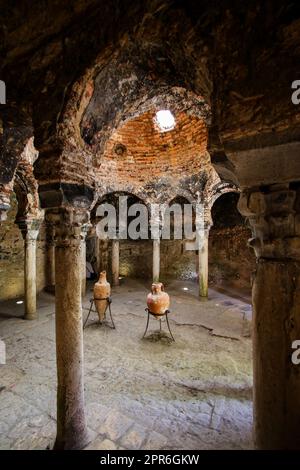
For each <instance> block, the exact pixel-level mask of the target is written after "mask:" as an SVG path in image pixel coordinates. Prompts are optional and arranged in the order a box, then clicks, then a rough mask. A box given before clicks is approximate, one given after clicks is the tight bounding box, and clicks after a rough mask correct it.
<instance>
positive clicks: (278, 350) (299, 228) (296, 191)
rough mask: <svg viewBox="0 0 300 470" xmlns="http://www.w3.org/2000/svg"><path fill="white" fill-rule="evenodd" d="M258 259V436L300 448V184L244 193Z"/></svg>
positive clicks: (263, 443)
mask: <svg viewBox="0 0 300 470" xmlns="http://www.w3.org/2000/svg"><path fill="white" fill-rule="evenodd" d="M239 210H240V212H241V213H242V214H243V215H244V216H246V217H248V219H249V222H250V225H251V228H252V232H253V238H252V239H251V240H250V241H249V243H250V245H251V246H252V247H253V248H254V250H255V254H256V257H257V269H256V273H255V277H254V283H253V291H252V299H253V368H254V371H253V373H254V393H253V400H254V435H255V444H256V446H257V447H258V448H259V449H299V448H300V427H299V423H300V365H296V364H293V362H292V354H293V351H294V350H293V347H292V344H293V341H294V340H299V339H300V187H299V184H297V185H296V184H295V185H293V184H291V185H272V186H269V187H267V188H264V191H257V190H256V191H251V190H249V191H244V193H242V194H241V197H240V201H239Z"/></svg>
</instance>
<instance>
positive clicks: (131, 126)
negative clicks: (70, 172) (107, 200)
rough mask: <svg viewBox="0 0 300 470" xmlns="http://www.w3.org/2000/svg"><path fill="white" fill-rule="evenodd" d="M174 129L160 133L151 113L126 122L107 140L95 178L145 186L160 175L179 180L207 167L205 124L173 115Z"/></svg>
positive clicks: (189, 117) (199, 120)
mask: <svg viewBox="0 0 300 470" xmlns="http://www.w3.org/2000/svg"><path fill="white" fill-rule="evenodd" d="M174 117H175V121H176V125H175V127H174V129H172V130H169V131H167V132H162V131H161V130H160V129H159V127H158V125H157V123H156V122H155V111H153V110H152V111H149V112H147V113H144V114H142V115H140V116H139V117H137V118H135V119H132V120H130V121H127V122H126V123H125V124H124V125H123V126H121V127H120V128H119V129H117V130H116V131H115V132H114V133H113V134H112V136H111V138H110V139H109V140H108V142H107V144H106V146H105V149H104V155H103V157H102V158H101V165H100V167H99V170H98V176H99V178H102V177H103V178H104V177H106V178H107V177H109V178H110V179H117V180H119V181H122V180H123V181H124V183H125V182H126V183H127V182H130V184H139V185H140V184H146V183H148V182H149V181H151V180H155V179H157V178H160V177H163V176H169V177H172V178H174V179H180V178H181V177H182V174H183V173H184V174H185V175H187V174H190V175H193V174H197V173H199V172H201V171H203V170H205V168H206V167H207V166H209V165H210V161H209V157H208V154H207V152H206V149H207V128H206V126H205V123H204V122H203V121H202V120H201V119H198V118H196V117H194V116H188V115H187V114H185V113H178V114H175V116H174Z"/></svg>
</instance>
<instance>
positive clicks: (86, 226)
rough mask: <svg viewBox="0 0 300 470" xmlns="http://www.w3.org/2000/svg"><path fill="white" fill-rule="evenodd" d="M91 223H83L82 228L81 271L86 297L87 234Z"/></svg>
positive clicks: (83, 292) (82, 292) (82, 285)
mask: <svg viewBox="0 0 300 470" xmlns="http://www.w3.org/2000/svg"><path fill="white" fill-rule="evenodd" d="M88 229H89V225H88V224H85V225H83V227H82V229H81V245H80V249H81V256H82V271H81V295H82V296H83V297H84V296H85V294H86V236H87V232H88Z"/></svg>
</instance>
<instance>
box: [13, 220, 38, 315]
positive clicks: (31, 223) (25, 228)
mask: <svg viewBox="0 0 300 470" xmlns="http://www.w3.org/2000/svg"><path fill="white" fill-rule="evenodd" d="M16 223H17V224H18V225H19V227H20V230H21V232H22V236H23V238H24V296H25V315H24V318H25V320H35V319H36V318H37V310H36V240H37V237H38V234H39V228H40V223H41V221H40V220H26V219H19V220H17V221H16Z"/></svg>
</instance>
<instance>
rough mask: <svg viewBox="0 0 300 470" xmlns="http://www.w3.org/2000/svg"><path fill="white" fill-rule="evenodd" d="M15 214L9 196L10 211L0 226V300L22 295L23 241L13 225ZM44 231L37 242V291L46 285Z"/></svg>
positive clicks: (14, 207)
mask: <svg viewBox="0 0 300 470" xmlns="http://www.w3.org/2000/svg"><path fill="white" fill-rule="evenodd" d="M16 213H17V201H16V196H15V194H13V195H12V196H11V209H10V211H9V212H8V217H7V220H6V221H5V222H2V223H1V224H0V300H6V299H11V298H16V297H21V296H22V295H23V294H24V269H23V266H24V241H23V238H22V234H21V231H20V230H19V228H18V226H17V225H16V224H15V223H14V221H15V217H16ZM45 257H46V255H45V230H44V227H43V226H42V227H41V229H40V234H39V238H38V241H37V291H38V292H39V291H41V290H42V289H43V288H44V287H45V285H46V276H45V261H46V258H45Z"/></svg>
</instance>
